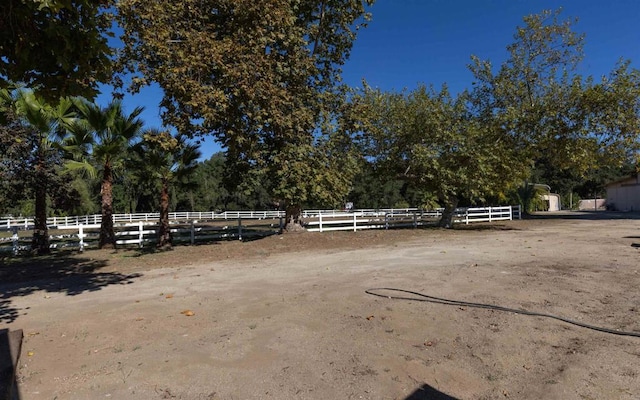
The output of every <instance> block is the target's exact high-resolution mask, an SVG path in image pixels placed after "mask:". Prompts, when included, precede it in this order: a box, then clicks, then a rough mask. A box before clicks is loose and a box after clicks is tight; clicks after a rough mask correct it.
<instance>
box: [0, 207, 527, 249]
mask: <svg viewBox="0 0 640 400" xmlns="http://www.w3.org/2000/svg"><path fill="white" fill-rule="evenodd" d="M441 216H442V209H437V210H432V211H426V210H418V209H415V208H405V209H384V210H355V211H353V212H344V211H338V210H308V211H305V212H304V213H303V220H304V224H305V226H306V228H307V230H308V231H310V232H329V231H345V230H347V231H358V230H362V229H390V228H407V227H413V228H417V227H419V226H424V225H427V224H433V223H434V222H435V221H437V220H438V219H439V218H440V217H441ZM99 217H100V216H99V215H93V216H82V217H53V218H49V219H48V220H47V223H48V225H49V229H50V235H51V238H50V239H51V240H50V241H51V247H52V248H77V249H79V250H80V251H82V250H84V249H85V248H97V245H98V237H99V231H100V222H99V221H100V218H99ZM519 218H521V214H520V207H519V206H505V207H484V208H460V209H457V210H456V213H455V216H454V222H456V223H465V224H469V223H473V222H493V221H504V220H512V219H519ZM158 219H159V215H158V214H153V213H148V214H117V215H114V230H115V232H116V238H117V241H116V244H118V245H120V246H137V247H144V246H148V245H152V244H153V243H155V242H156V240H157V234H158ZM283 219H284V212H282V211H233V212H225V213H200V212H183V213H171V216H170V221H171V222H170V223H171V234H172V239H173V242H174V243H188V244H195V243H197V242H207V241H209V242H212V241H219V240H232V239H236V240H244V239H251V238H255V237H264V236H268V235H272V234H275V233H278V232H280V231H281V229H282V226H283ZM32 229H33V219H30V218H25V219H6V220H0V231H5V233H4V234H2V233H1V232H0V252H12V253H14V254H18V253H20V252H21V251H24V250H27V249H28V248H29V247H30V241H31V235H30V231H31V230H32ZM7 231H9V232H10V233H9V232H7Z"/></svg>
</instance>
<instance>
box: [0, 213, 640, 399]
mask: <svg viewBox="0 0 640 400" xmlns="http://www.w3.org/2000/svg"><path fill="white" fill-rule="evenodd" d="M638 218H639V216H638V215H637V214H612V213H567V214H562V215H557V214H556V215H554V216H548V217H545V218H543V217H538V218H534V219H527V220H521V221H520V220H517V221H509V222H499V223H494V224H491V225H489V224H479V225H468V226H459V227H458V228H457V229H454V230H439V229H416V230H414V229H409V230H388V231H385V230H378V231H373V230H367V231H358V232H326V233H323V234H319V233H303V234H293V235H286V236H271V237H267V238H264V239H260V240H255V241H251V242H246V243H242V242H239V241H232V242H225V243H219V244H214V245H203V246H184V247H177V248H175V249H174V250H172V251H169V252H142V251H138V250H127V251H118V252H112V251H92V252H91V253H85V255H75V256H65V257H64V258H63V259H56V260H53V259H52V260H50V261H47V259H44V260H43V259H41V260H40V262H41V264H34V265H32V266H28V265H23V264H15V263H8V264H3V266H2V270H3V275H2V282H3V283H2V284H1V286H0V287H1V289H2V290H1V293H2V298H1V299H0V320H1V323H0V328H4V327H9V328H11V329H17V328H22V329H24V332H25V336H26V337H25V342H24V345H23V354H22V360H21V365H20V371H19V373H20V384H21V394H22V399H24V400H29V399H40V398H52V397H56V396H57V398H59V399H63V398H64V399H104V398H131V399H155V398H157V399H163V398H176V399H177V398H182V399H232V398H243V399H264V398H273V399H327V398H347V399H348V398H354V399H359V398H363V399H382V398H385V399H386V398H388V399H403V400H405V399H416V398H418V399H421V398H429V397H426V394H427V393H431V394H433V393H440V395H447V396H450V397H451V398H459V399H504V398H518V399H539V398H550V399H584V398H616V399H635V398H638V397H639V396H640V383H639V382H640V379H638V372H637V365H638V364H639V363H640V352H639V350H638V349H640V338H638V337H631V336H620V335H612V334H606V333H602V332H596V331H593V330H588V329H584V328H580V327H577V326H574V325H570V324H566V323H563V322H560V321H556V320H551V319H545V318H539V317H528V316H522V315H516V314H512V313H504V312H499V311H495V310H486V309H477V308H472V307H462V306H449V305H443V304H434V303H423V302H410V301H400V300H392V299H386V298H379V297H374V296H370V295H367V294H366V293H365V290H367V289H369V288H375V287H391V288H399V289H405V290H413V291H416V292H420V293H425V294H428V295H432V296H437V297H442V298H448V299H457V300H465V301H472V302H481V303H490V304H496V305H502V306H508V307H514V308H523V309H527V310H532V311H540V312H545V313H549V314H554V315H560V316H564V317H567V318H570V319H573V320H577V321H581V322H584V323H591V324H595V325H601V326H605V327H608V328H611V329H614V330H619V331H629V332H636V333H640V325H639V323H638V321H639V320H640V318H638V317H639V314H638V313H639V311H638V310H639V308H638V306H639V305H640V294H639V293H638V291H637V287H638V284H639V283H640V267H639V265H640V264H639V263H638V259H639V258H640V219H638ZM88 254H91V257H87V256H86V255H88ZM43 268H48V269H47V274H48V275H47V274H44V275H40V276H39V279H36V280H33V279H29V276H30V275H29V274H30V273H35V272H37V271H40V270H41V269H43ZM56 271H57V272H58V274H56ZM8 273H11V274H10V275H8ZM189 312H190V313H189Z"/></svg>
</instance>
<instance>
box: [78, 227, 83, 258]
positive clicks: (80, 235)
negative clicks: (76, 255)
mask: <svg viewBox="0 0 640 400" xmlns="http://www.w3.org/2000/svg"><path fill="white" fill-rule="evenodd" d="M78 239H80V243H79V244H78V246H79V248H80V253H82V252H83V251H84V226H83V225H82V224H80V225H78Z"/></svg>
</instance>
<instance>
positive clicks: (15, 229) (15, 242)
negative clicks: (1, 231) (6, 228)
mask: <svg viewBox="0 0 640 400" xmlns="http://www.w3.org/2000/svg"><path fill="white" fill-rule="evenodd" d="M11 231H12V232H13V236H11V242H12V245H13V255H14V256H17V255H18V251H19V249H18V227H17V226H14V227H13V228H11Z"/></svg>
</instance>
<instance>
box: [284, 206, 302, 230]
mask: <svg viewBox="0 0 640 400" xmlns="http://www.w3.org/2000/svg"><path fill="white" fill-rule="evenodd" d="M301 214H302V207H300V205H299V204H287V207H286V214H285V225H284V230H285V231H286V232H303V231H306V229H304V227H303V226H302V219H301Z"/></svg>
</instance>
